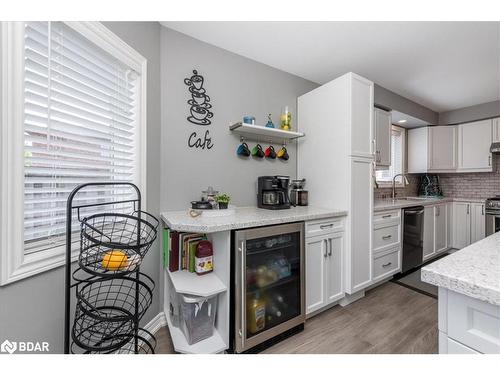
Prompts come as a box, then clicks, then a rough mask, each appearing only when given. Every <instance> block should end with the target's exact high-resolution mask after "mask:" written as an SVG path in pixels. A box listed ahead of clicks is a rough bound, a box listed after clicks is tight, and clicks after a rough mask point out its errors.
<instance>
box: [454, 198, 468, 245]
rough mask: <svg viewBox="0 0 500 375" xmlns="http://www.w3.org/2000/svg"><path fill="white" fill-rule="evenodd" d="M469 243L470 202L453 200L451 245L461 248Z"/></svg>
mask: <svg viewBox="0 0 500 375" xmlns="http://www.w3.org/2000/svg"><path fill="white" fill-rule="evenodd" d="M469 244H470V203H467V202H453V247H454V248H455V249H461V248H463V247H465V246H468V245H469Z"/></svg>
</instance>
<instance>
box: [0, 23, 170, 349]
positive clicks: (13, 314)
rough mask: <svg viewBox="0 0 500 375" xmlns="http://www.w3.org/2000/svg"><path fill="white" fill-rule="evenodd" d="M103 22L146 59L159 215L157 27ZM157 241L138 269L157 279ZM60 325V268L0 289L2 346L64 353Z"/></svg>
mask: <svg viewBox="0 0 500 375" xmlns="http://www.w3.org/2000/svg"><path fill="white" fill-rule="evenodd" d="M104 24H105V25H106V26H107V27H108V28H109V29H111V30H112V31H113V32H114V33H116V34H117V35H118V36H119V37H121V38H122V39H123V40H124V41H125V42H127V43H128V44H129V45H130V46H132V47H133V48H135V49H136V50H137V51H138V52H139V53H141V54H142V55H143V56H144V57H145V58H147V59H148V89H147V97H148V108H147V126H148V130H147V169H148V173H147V210H148V211H149V212H151V213H153V214H155V215H157V214H158V212H159V206H160V189H159V187H160V160H159V154H160V132H161V128H160V25H159V24H158V23H156V22H106V23H104ZM0 40H1V38H0ZM0 87H1V82H0ZM158 242H159V241H157V243H156V244H155V245H154V246H153V247H152V248H151V250H150V252H149V253H148V255H147V256H146V258H145V260H144V263H143V266H142V271H143V272H145V273H147V274H148V275H150V276H151V277H152V278H153V280H155V281H157V280H159V269H160V266H159V265H160V258H159V249H158V247H159V244H158ZM158 290H159V288H158V286H157V288H156V289H155V295H154V301H153V304H152V306H151V308H150V310H149V311H148V313H147V314H146V316H145V317H144V319H143V322H142V323H143V324H145V323H147V322H149V321H150V320H151V319H152V318H153V317H154V316H155V315H156V314H158V312H159V303H158V301H159V298H158V295H159V292H158ZM63 323H64V269H63V268H58V269H55V270H52V271H48V272H45V273H42V274H40V275H37V276H34V277H31V278H28V279H24V280H22V281H19V282H16V283H13V284H10V285H6V286H3V287H0V342H1V341H3V340H4V339H6V338H8V339H11V340H19V341H21V340H22V341H48V342H49V343H50V349H51V352H53V353H60V352H62V350H63Z"/></svg>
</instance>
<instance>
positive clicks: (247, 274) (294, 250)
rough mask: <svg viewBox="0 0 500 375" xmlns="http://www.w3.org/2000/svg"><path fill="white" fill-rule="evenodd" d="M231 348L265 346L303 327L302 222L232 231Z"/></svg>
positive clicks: (236, 349) (244, 349)
mask: <svg viewBox="0 0 500 375" xmlns="http://www.w3.org/2000/svg"><path fill="white" fill-rule="evenodd" d="M232 239H233V245H234V246H233V253H232V254H233V260H232V264H233V272H232V275H233V283H232V285H233V288H232V289H233V293H232V326H233V327H234V329H232V331H233V332H232V340H231V341H232V349H233V350H234V351H235V352H237V353H242V352H246V351H248V350H249V349H252V348H254V350H255V349H256V347H257V346H258V345H259V344H262V345H259V346H263V345H265V344H266V343H268V342H271V341H272V340H273V339H275V338H277V337H279V336H285V335H286V334H288V333H290V332H292V331H294V330H296V329H297V328H299V329H300V328H303V323H304V321H305V307H304V305H305V296H304V281H305V278H304V224H303V223H292V224H284V225H275V226H269V227H262V228H255V229H248V230H240V231H234V232H233V236H232Z"/></svg>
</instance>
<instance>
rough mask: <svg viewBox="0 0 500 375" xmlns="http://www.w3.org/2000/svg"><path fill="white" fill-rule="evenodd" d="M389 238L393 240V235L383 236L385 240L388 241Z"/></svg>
mask: <svg viewBox="0 0 500 375" xmlns="http://www.w3.org/2000/svg"><path fill="white" fill-rule="evenodd" d="M389 238H392V234H388V235H387V236H382V239H383V240H388V239H389Z"/></svg>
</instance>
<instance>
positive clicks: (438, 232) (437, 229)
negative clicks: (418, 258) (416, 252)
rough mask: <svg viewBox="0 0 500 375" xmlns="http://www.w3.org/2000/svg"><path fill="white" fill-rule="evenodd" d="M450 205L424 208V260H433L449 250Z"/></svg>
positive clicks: (444, 204)
mask: <svg viewBox="0 0 500 375" xmlns="http://www.w3.org/2000/svg"><path fill="white" fill-rule="evenodd" d="M448 210H449V208H448V204H446V203H440V204H436V205H432V206H425V207H424V244H423V260H424V261H426V260H427V259H430V258H432V257H433V256H435V255H437V254H439V253H440V252H442V251H445V250H448V249H449V247H450V246H449V243H450V242H449V241H448Z"/></svg>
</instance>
